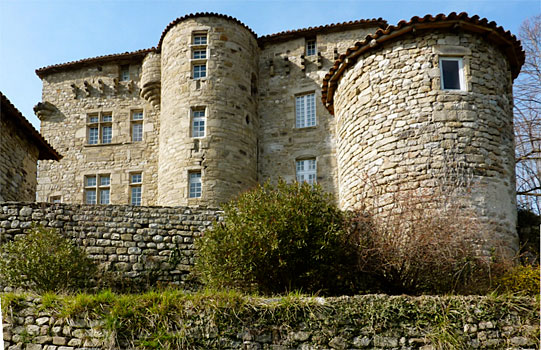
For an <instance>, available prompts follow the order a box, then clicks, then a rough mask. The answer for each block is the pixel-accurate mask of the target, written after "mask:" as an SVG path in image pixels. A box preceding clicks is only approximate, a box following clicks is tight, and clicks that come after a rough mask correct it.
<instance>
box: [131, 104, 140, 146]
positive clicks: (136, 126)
mask: <svg viewBox="0 0 541 350" xmlns="http://www.w3.org/2000/svg"><path fill="white" fill-rule="evenodd" d="M131 140H132V141H133V142H137V141H143V111H132V112H131Z"/></svg>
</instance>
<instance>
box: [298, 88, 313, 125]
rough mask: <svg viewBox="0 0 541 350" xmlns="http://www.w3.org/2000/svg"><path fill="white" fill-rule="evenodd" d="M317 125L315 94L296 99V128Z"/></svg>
mask: <svg viewBox="0 0 541 350" xmlns="http://www.w3.org/2000/svg"><path fill="white" fill-rule="evenodd" d="M315 125H316V95H315V94H314V93H311V94H306V95H301V96H296V97H295V126H296V127H297V128H307V127H310V126H315Z"/></svg>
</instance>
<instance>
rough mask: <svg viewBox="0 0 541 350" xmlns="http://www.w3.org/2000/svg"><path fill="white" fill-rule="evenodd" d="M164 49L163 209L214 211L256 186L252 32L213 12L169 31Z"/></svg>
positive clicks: (160, 187) (160, 198) (254, 44)
mask: <svg viewBox="0 0 541 350" xmlns="http://www.w3.org/2000/svg"><path fill="white" fill-rule="evenodd" d="M157 51H158V52H161V104H160V109H161V119H160V139H159V142H160V147H159V166H158V203H159V204H160V205H194V204H205V205H211V206H215V205H218V204H220V203H223V202H226V201H228V200H230V199H232V198H233V197H234V196H236V195H238V194H239V193H241V192H242V191H245V190H247V189H249V188H251V187H252V186H254V185H255V184H256V183H257V129H258V126H259V120H258V118H257V99H256V96H255V86H252V85H253V84H254V77H256V79H257V74H258V67H257V62H258V46H257V41H256V36H255V34H254V33H253V32H252V31H251V30H250V29H249V28H247V27H246V26H245V25H244V24H242V23H241V22H239V21H238V20H236V19H234V18H232V17H228V16H224V15H218V14H213V13H200V14H195V15H187V16H184V17H181V18H178V19H177V20H175V21H173V22H172V23H171V24H169V26H168V27H167V28H166V29H165V31H164V32H163V34H162V37H161V39H160V43H159V45H158V48H157Z"/></svg>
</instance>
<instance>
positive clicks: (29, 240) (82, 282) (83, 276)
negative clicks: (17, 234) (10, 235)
mask: <svg viewBox="0 0 541 350" xmlns="http://www.w3.org/2000/svg"><path fill="white" fill-rule="evenodd" d="M0 256H1V257H2V259H0V276H1V278H2V280H3V281H5V282H6V283H7V284H8V285H10V286H13V287H23V288H30V289H33V290H36V291H39V292H45V291H54V290H56V291H58V290H74V289H79V288H83V287H85V286H87V285H88V284H89V282H90V280H91V279H92V278H93V277H94V275H95V272H96V266H95V264H94V263H93V262H92V261H91V260H90V259H89V258H88V257H87V256H86V254H85V252H84V251H83V250H82V249H80V248H78V247H76V246H74V245H73V244H72V243H71V242H70V241H69V240H68V239H67V238H65V237H64V236H62V235H61V234H59V233H58V232H57V231H56V230H55V229H52V228H44V227H34V228H32V229H31V230H30V231H29V232H28V233H27V234H25V235H24V236H23V237H22V238H21V239H17V240H15V241H12V242H8V243H6V244H4V245H2V246H1V247H0Z"/></svg>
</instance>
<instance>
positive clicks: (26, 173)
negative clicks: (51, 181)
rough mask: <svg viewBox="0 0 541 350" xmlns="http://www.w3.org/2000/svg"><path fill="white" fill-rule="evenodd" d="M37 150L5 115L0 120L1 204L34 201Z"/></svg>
mask: <svg viewBox="0 0 541 350" xmlns="http://www.w3.org/2000/svg"><path fill="white" fill-rule="evenodd" d="M38 156H39V150H38V148H37V146H36V145H35V144H34V143H32V142H31V141H30V140H29V137H28V136H25V135H23V134H22V131H21V129H20V128H18V127H17V126H15V125H14V124H13V122H12V121H11V119H10V118H8V117H7V116H1V117H0V202H1V201H13V200H22V201H33V200H35V198H36V184H37V182H36V170H37V161H38Z"/></svg>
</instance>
